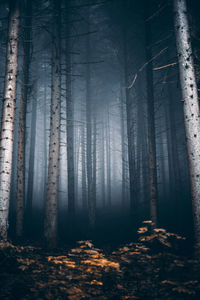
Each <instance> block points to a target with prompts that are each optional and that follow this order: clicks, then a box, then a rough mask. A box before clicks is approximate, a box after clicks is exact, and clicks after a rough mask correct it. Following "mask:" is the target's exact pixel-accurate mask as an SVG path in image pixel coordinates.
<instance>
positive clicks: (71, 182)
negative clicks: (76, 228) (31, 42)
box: [65, 1, 75, 222]
mask: <svg viewBox="0 0 200 300" xmlns="http://www.w3.org/2000/svg"><path fill="white" fill-rule="evenodd" d="M69 6H70V2H69V1H68V3H67V4H66V14H67V16H66V20H67V24H66V42H65V48H66V49H65V51H66V55H65V62H66V115H67V122H66V124H67V130H66V131H67V170H68V173H67V174H68V175H67V178H68V213H69V218H70V222H71V221H72V220H73V218H74V214H75V177H74V120H73V116H74V105H73V100H72V92H71V71H72V70H71V69H72V67H71V57H70V43H69V35H70V20H69V16H70V13H69Z"/></svg>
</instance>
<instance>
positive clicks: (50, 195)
mask: <svg viewBox="0 0 200 300" xmlns="http://www.w3.org/2000/svg"><path fill="white" fill-rule="evenodd" d="M53 4H54V13H55V15H54V20H53V36H52V39H53V40H52V71H51V72H52V74H51V80H52V83H51V84H52V85H51V93H52V94H51V115H50V141H49V159H48V179H47V191H46V203H45V223H44V236H45V239H46V243H47V245H48V246H49V247H51V248H53V247H55V246H56V241H57V225H58V185H59V184H58V183H59V180H58V176H59V152H60V151H59V150H60V145H59V142H60V141H59V139H60V97H61V71H60V17H61V16H60V1H57V0H54V1H53Z"/></svg>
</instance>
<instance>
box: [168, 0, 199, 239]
mask: <svg viewBox="0 0 200 300" xmlns="http://www.w3.org/2000/svg"><path fill="white" fill-rule="evenodd" d="M174 13H175V15H174V23H175V32H176V45H177V54H178V60H179V72H180V82H181V90H182V97H183V99H182V101H183V110H184V122H185V132H186V138H187V151H188V160H189V172H190V183H191V195H192V205H193V215H194V231H195V237H196V241H197V242H198V243H199V242H200V118H199V116H200V111H199V102H198V91H197V84H196V78H195V71H194V63H193V54H192V47H191V38H190V32H189V25H188V17H187V7H186V1H185V0H174Z"/></svg>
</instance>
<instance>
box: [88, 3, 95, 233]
mask: <svg viewBox="0 0 200 300" xmlns="http://www.w3.org/2000/svg"><path fill="white" fill-rule="evenodd" d="M88 22H90V9H89V12H88ZM87 31H88V32H90V26H89V24H88V26H87ZM90 55H91V41H90V36H89V34H88V35H87V39H86V56H87V61H88V63H87V65H86V122H87V127H86V131H87V133H86V135H87V146H86V148H87V150H86V151H87V184H88V216H89V226H90V228H91V229H94V227H95V221H96V220H95V219H96V211H95V203H94V199H93V171H92V103H91V67H90V63H89V58H90Z"/></svg>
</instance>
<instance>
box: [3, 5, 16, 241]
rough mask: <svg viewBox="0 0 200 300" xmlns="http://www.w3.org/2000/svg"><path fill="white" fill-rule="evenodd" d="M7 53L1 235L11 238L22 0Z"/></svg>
mask: <svg viewBox="0 0 200 300" xmlns="http://www.w3.org/2000/svg"><path fill="white" fill-rule="evenodd" d="M12 5H13V7H11V10H10V16H9V31H8V44H7V57H6V74H5V86H4V103H3V117H2V127H1V137H0V238H2V239H4V240H6V239H7V229H8V211H9V198H10V183H11V172H12V152H13V131H14V118H15V98H16V83H17V56H18V33H19V8H18V1H16V3H15V4H14V3H12Z"/></svg>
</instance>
